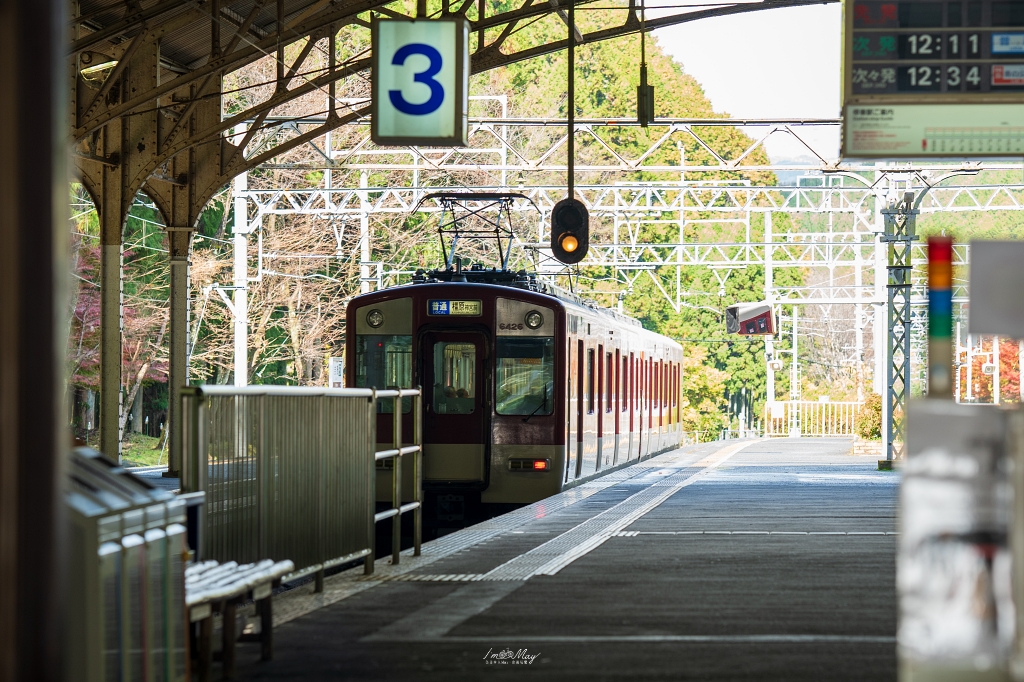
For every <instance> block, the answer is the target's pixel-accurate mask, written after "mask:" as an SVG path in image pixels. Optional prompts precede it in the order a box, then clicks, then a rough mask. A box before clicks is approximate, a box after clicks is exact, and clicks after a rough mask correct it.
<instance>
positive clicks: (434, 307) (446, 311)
mask: <svg viewBox="0 0 1024 682" xmlns="http://www.w3.org/2000/svg"><path fill="white" fill-rule="evenodd" d="M483 311H484V305H483V302H482V301H452V300H447V299H445V300H438V299H434V298H432V299H430V300H429V301H427V313H428V314H430V315H463V316H466V317H479V316H481V315H483Z"/></svg>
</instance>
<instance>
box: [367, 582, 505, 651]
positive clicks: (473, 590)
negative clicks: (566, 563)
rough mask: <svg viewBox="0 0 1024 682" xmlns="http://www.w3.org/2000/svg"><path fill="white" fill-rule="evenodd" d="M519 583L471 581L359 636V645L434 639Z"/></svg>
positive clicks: (497, 599)
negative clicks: (369, 633)
mask: <svg viewBox="0 0 1024 682" xmlns="http://www.w3.org/2000/svg"><path fill="white" fill-rule="evenodd" d="M522 585H523V583H522V582H511V581H506V582H487V583H480V582H472V583H469V584H467V585H465V586H464V587H460V588H459V589H457V590H455V591H454V592H451V593H449V594H447V595H445V596H444V597H441V598H440V599H438V600H437V601H435V602H433V603H431V604H428V605H427V606H424V607H423V608H422V609H420V610H419V611H415V612H413V613H410V614H409V615H408V616H405V617H404V618H400V619H398V620H396V621H395V622H393V623H391V624H390V625H387V626H385V627H383V628H381V629H380V630H377V631H376V632H375V633H373V634H372V635H367V636H366V637H363V638H362V639H361V640H360V641H362V642H396V641H397V642H421V641H429V640H438V639H441V638H443V637H444V635H446V634H447V633H448V632H450V631H451V630H453V629H454V628H455V627H457V626H458V625H461V624H462V623H464V622H465V621H467V620H469V619H470V618H472V617H473V616H476V615H479V614H481V613H483V612H484V611H486V610H487V609H489V608H491V607H492V606H494V605H495V604H496V603H498V602H499V601H501V600H502V599H504V598H505V597H507V596H508V595H510V594H512V593H513V592H515V591H516V590H518V589H519V588H520V587H521V586H522Z"/></svg>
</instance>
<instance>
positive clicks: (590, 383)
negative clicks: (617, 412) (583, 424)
mask: <svg viewBox="0 0 1024 682" xmlns="http://www.w3.org/2000/svg"><path fill="white" fill-rule="evenodd" d="M594 393H595V391H594V349H593V348H588V349H587V414H594V397H595V396H594Z"/></svg>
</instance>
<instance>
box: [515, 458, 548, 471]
mask: <svg viewBox="0 0 1024 682" xmlns="http://www.w3.org/2000/svg"><path fill="white" fill-rule="evenodd" d="M508 468H509V469H510V470H512V471H551V460H550V459H510V460H509V461H508Z"/></svg>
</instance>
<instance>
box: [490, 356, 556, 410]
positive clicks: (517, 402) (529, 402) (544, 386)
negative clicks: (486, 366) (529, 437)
mask: <svg viewBox="0 0 1024 682" xmlns="http://www.w3.org/2000/svg"><path fill="white" fill-rule="evenodd" d="M496 382H497V391H496V393H497V405H496V407H495V411H496V412H497V413H498V414H504V415H519V414H521V415H549V414H551V413H552V411H553V410H554V406H555V393H554V391H555V340H554V339H552V338H499V339H498V371H497V375H496Z"/></svg>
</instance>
